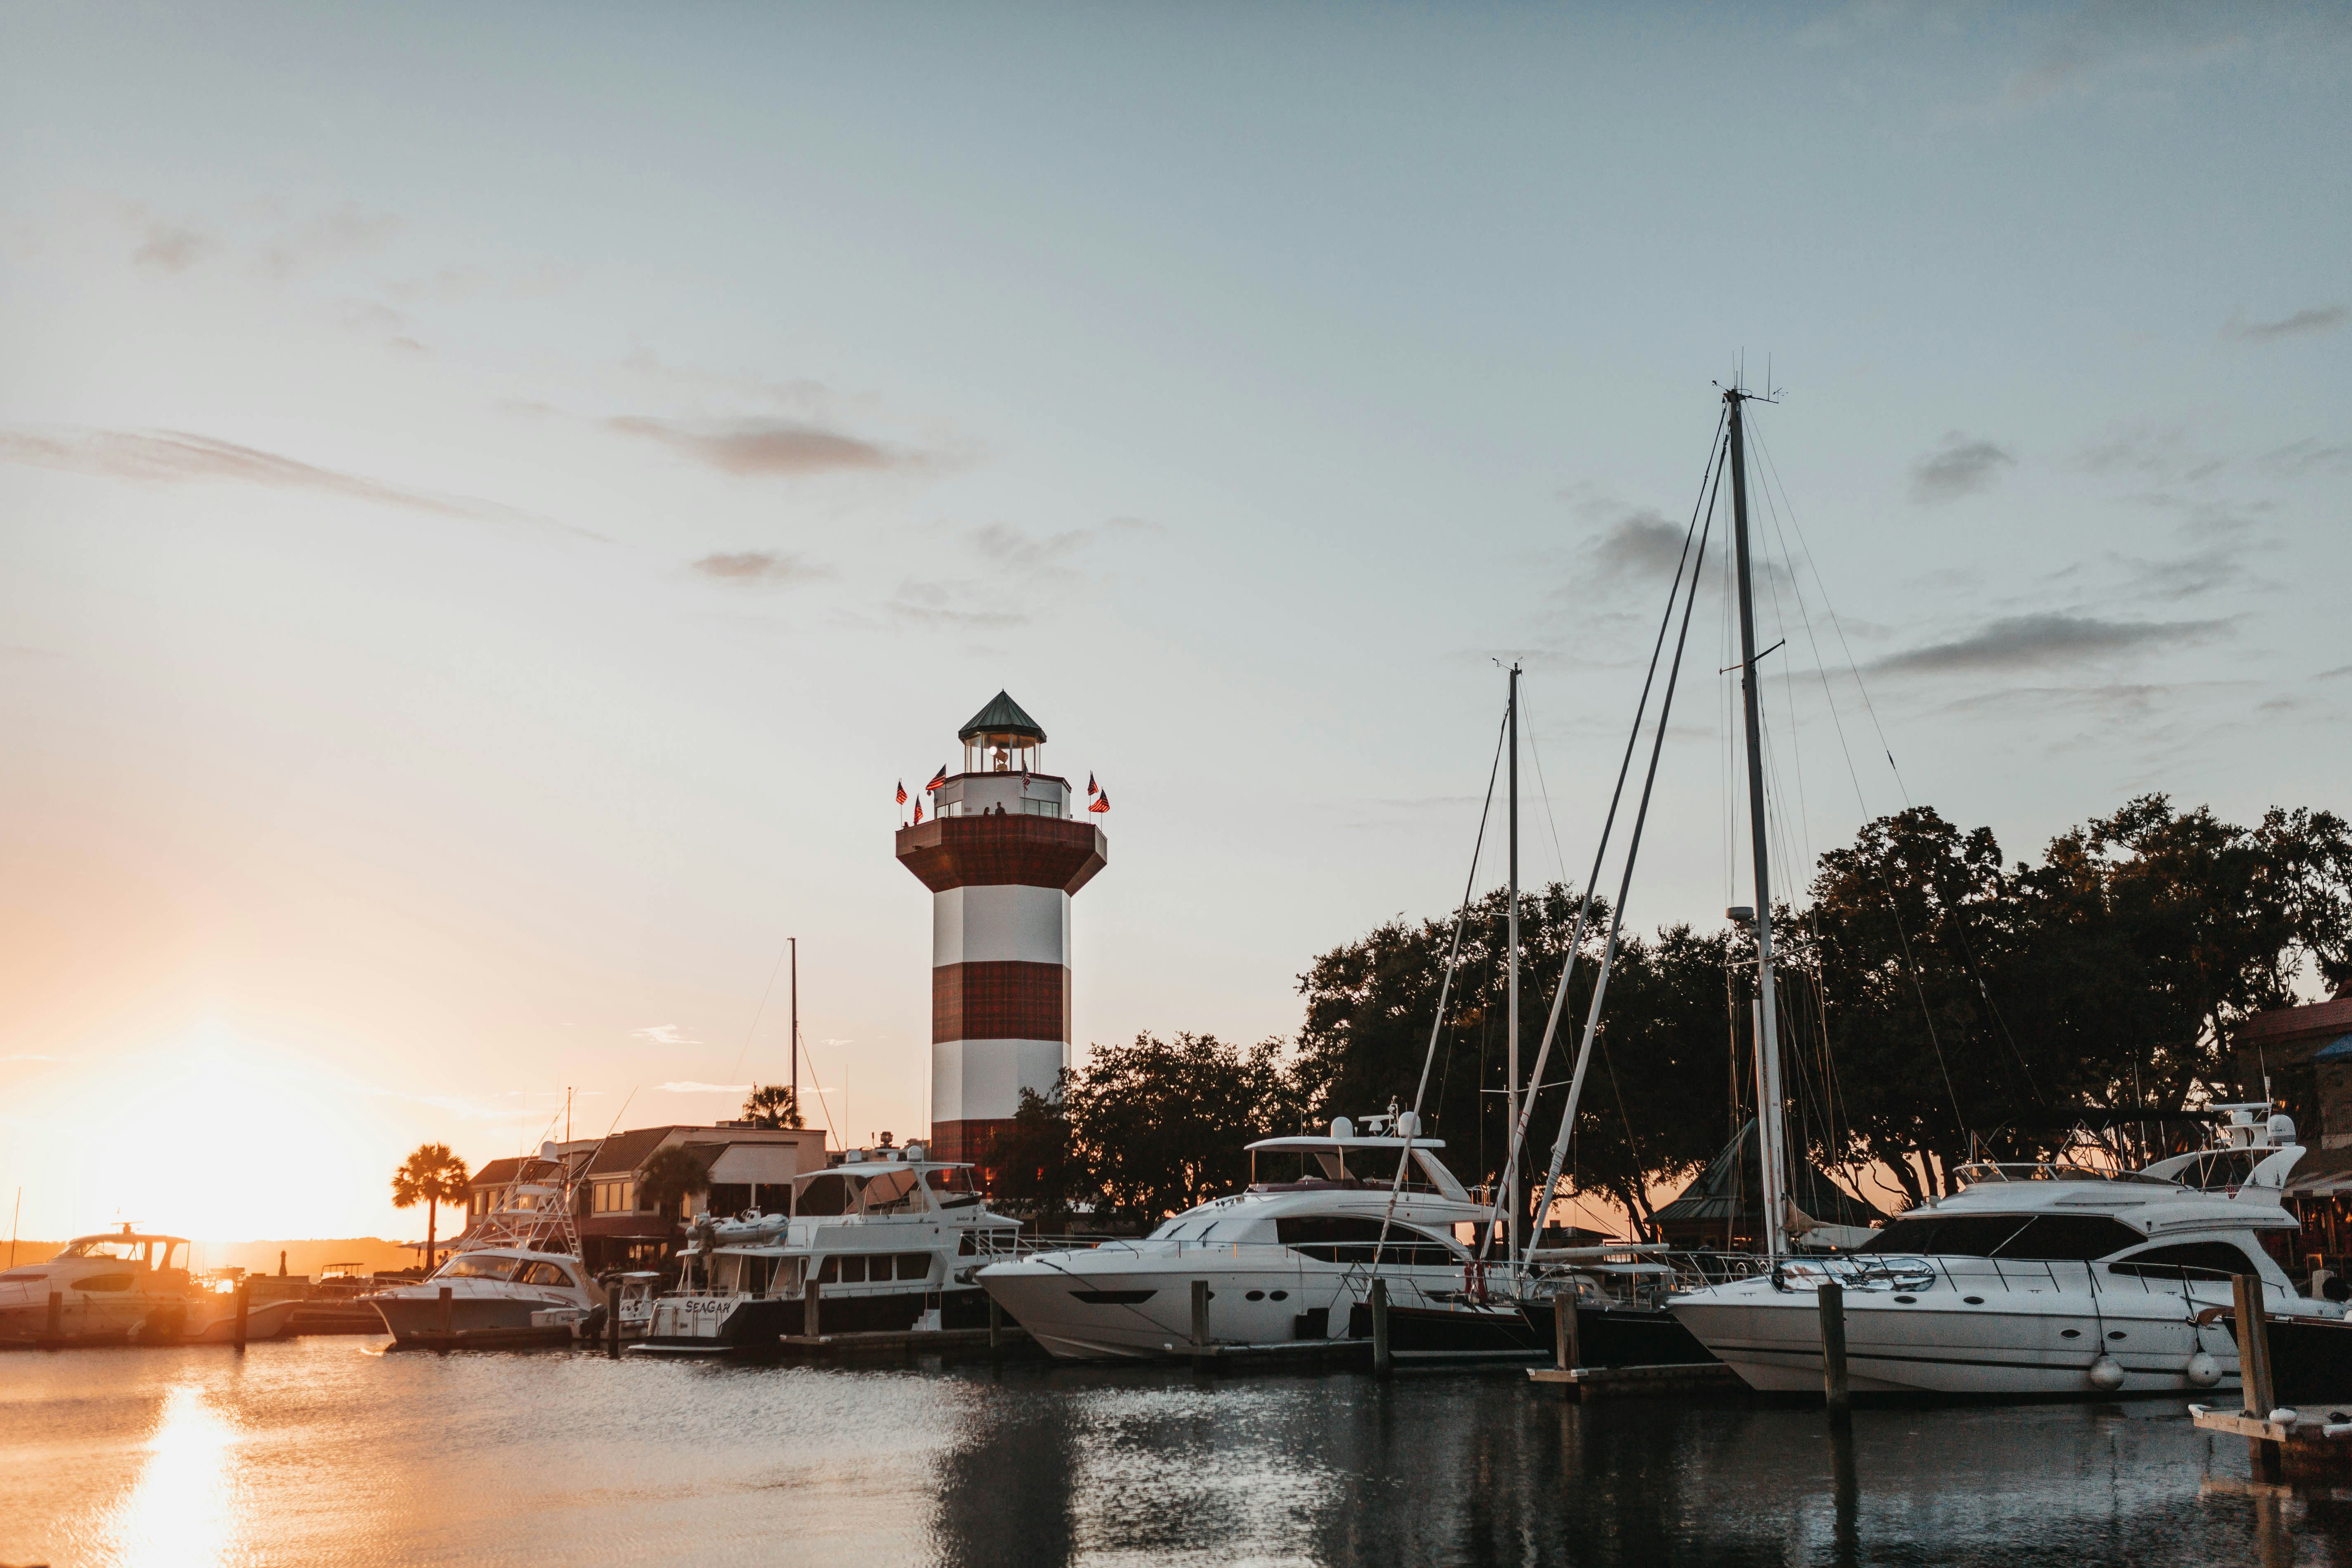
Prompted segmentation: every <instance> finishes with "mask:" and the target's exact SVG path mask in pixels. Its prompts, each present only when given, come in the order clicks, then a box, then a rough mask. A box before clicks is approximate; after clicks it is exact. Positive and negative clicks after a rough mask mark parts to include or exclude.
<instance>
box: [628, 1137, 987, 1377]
mask: <svg viewBox="0 0 2352 1568" xmlns="http://www.w3.org/2000/svg"><path fill="white" fill-rule="evenodd" d="M792 1204H793V1212H792V1213H791V1215H757V1214H751V1215H742V1216H740V1218H736V1219H730V1220H719V1219H716V1218H713V1217H711V1216H705V1217H704V1218H703V1219H702V1220H701V1221H699V1222H698V1223H697V1224H696V1226H694V1229H693V1233H692V1236H691V1238H690V1240H689V1242H688V1247H687V1250H686V1251H685V1252H684V1253H683V1254H682V1255H681V1257H680V1259H679V1261H680V1266H681V1267H680V1273H679V1279H678V1285H677V1289H673V1290H670V1291H668V1292H667V1293H665V1294H663V1295H661V1296H658V1297H656V1298H655V1300H654V1302H653V1315H652V1319H651V1321H650V1323H649V1324H648V1326H647V1329H646V1333H645V1335H644V1337H643V1338H642V1339H641V1340H640V1341H639V1342H638V1343H637V1345H636V1347H635V1348H637V1349H640V1350H643V1351H646V1352H673V1353H675V1352H712V1351H733V1350H764V1351H772V1350H774V1349H775V1348H776V1342H777V1340H778V1339H779V1337H780V1336H782V1335H786V1334H799V1333H803V1332H805V1331H806V1330H807V1327H808V1305H809V1303H808V1294H809V1292H808V1289H807V1287H808V1286H809V1285H810V1284H811V1283H814V1285H815V1286H816V1298H817V1300H816V1308H817V1317H818V1326H819V1328H820V1330H821V1331H823V1332H825V1333H856V1332H866V1331H903V1330H908V1329H917V1328H950V1329H954V1328H979V1327H982V1326H983V1325H984V1324H985V1323H986V1322H987V1321H988V1303H987V1299H986V1297H984V1296H983V1295H982V1293H981V1290H980V1288H979V1287H978V1286H976V1285H974V1284H973V1283H972V1279H971V1277H972V1271H973V1270H974V1269H975V1268H979V1267H980V1266H981V1265H982V1264H983V1263H985V1262H986V1261H987V1260H989V1259H990V1258H998V1257H1012V1256H1013V1255H1014V1254H1015V1251H1016V1242H1015V1238H1016V1237H1018V1235H1019V1234H1020V1229H1021V1222H1020V1221H1018V1220H1015V1219H1011V1218H1008V1217H1007V1216H1005V1215H1000V1214H996V1213H994V1212H992V1211H991V1210H990V1209H989V1208H988V1207H987V1206H986V1205H984V1204H982V1201H981V1198H980V1194H978V1193H977V1192H975V1191H974V1190H973V1188H972V1185H971V1166H970V1165H968V1164H963V1163H955V1162H951V1161H941V1160H933V1159H931V1158H930V1157H929V1151H928V1150H927V1149H926V1148H925V1147H924V1145H922V1144H921V1143H919V1142H909V1143H907V1144H905V1145H903V1146H897V1147H894V1146H892V1145H890V1144H889V1143H887V1142H885V1143H883V1144H882V1145H881V1146H879V1147H877V1148H873V1149H853V1150H850V1151H849V1152H847V1153H845V1155H844V1156H843V1157H842V1163H839V1164H837V1165H834V1166H832V1167H830V1168H828V1169H826V1170H824V1171H814V1172H810V1173H807V1174H805V1175H799V1176H795V1177H793V1200H792Z"/></svg>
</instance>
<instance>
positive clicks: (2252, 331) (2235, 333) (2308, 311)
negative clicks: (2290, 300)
mask: <svg viewBox="0 0 2352 1568" xmlns="http://www.w3.org/2000/svg"><path fill="white" fill-rule="evenodd" d="M2346 321H2352V310H2347V308H2345V307H2344V306H2342V305H2312V306H2309V307H2307V308H2305V309H2304V310H2297V311H2295V312H2294V314H2293V315H2288V316H2281V317H2280V318H2279V319H2278V320H2277V321H2247V320H2246V318H2245V316H2244V314H2243V312H2240V313H2239V314H2236V315H2233V316H2231V318H2230V320H2229V321H2228V322H2227V323H2226V324H2224V325H2223V327H2222V328H2221V335H2222V336H2223V337H2225V338H2237V339H2239V340H2241V341H2242V342H2250V343H2269V342H2277V341H2278V340H2279V339H2281V338H2301V337H2314V336H2316V335H2318V334H2319V333H2321V332H2332V331H2335V330H2336V328H2338V327H2340V326H2342V325H2343V324H2344V323H2345V322H2346Z"/></svg>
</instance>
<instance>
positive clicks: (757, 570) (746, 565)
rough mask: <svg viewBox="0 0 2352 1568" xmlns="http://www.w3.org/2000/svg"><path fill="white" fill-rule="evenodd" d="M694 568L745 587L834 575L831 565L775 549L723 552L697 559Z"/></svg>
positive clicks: (725, 581) (788, 582)
mask: <svg viewBox="0 0 2352 1568" xmlns="http://www.w3.org/2000/svg"><path fill="white" fill-rule="evenodd" d="M694 569H695V570H696V571H697V572H699V573H701V574H703V575H704V576H706V577H715V578H717V579H718V580H719V581H720V582H721V583H732V584H737V585H739V586H740V587H746V588H752V587H761V586H772V587H781V586H782V585H784V584H790V583H807V582H813V581H814V580H816V579H818V578H821V577H830V576H832V575H833V568H832V567H830V566H826V565H824V564H823V563H818V562H813V561H810V560H808V559H806V558H805V557H803V556H799V555H791V554H784V553H781V552H777V551H773V550H739V551H733V552H724V551H722V552H719V553H717V554H713V555H706V556H704V557H703V558H702V559H701V560H699V561H697V562H696V563H694Z"/></svg>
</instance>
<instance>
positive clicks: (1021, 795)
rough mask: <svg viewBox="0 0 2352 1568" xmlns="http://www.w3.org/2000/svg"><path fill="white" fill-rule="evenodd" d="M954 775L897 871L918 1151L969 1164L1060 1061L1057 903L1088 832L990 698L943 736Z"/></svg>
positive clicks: (1020, 732)
mask: <svg viewBox="0 0 2352 1568" xmlns="http://www.w3.org/2000/svg"><path fill="white" fill-rule="evenodd" d="M957 734H958V739H960V740H961V742H963V771H962V772H961V773H956V774H953V775H952V776H950V777H949V778H947V779H945V780H944V781H941V782H939V783H937V784H934V785H933V786H932V787H931V789H930V792H929V795H930V802H931V805H930V811H931V815H930V819H929V821H925V822H919V823H917V824H915V825H914V826H908V827H902V828H900V829H899V830H898V863H899V864H900V865H902V866H904V867H906V868H907V869H908V870H909V871H911V872H913V873H914V874H915V876H916V878H917V879H919V880H920V881H921V882H922V884H923V886H925V887H926V888H929V889H930V890H931V1148H932V1151H933V1152H934V1155H935V1156H936V1157H937V1158H940V1159H943V1160H970V1161H973V1162H974V1163H978V1164H979V1165H980V1166H981V1167H982V1169H981V1178H982V1184H983V1185H984V1184H986V1182H987V1179H988V1170H987V1163H988V1149H989V1145H990V1143H991V1142H992V1139H993V1137H994V1135H995V1133H996V1132H997V1131H999V1130H1001V1129H1002V1128H1003V1127H1005V1126H1006V1125H1008V1124H1009V1123H1010V1122H1011V1121H1012V1120H1013V1112H1014V1111H1015V1110H1018V1109H1019V1108H1020V1104H1021V1091H1022V1090H1023V1089H1034V1090H1035V1091H1036V1092H1037V1093H1039V1094H1050V1093H1051V1092H1053V1090H1054V1088H1055V1083H1056V1081H1057V1080H1058V1079H1059V1078H1060V1075H1061V1071H1062V1069H1063V1068H1066V1067H1067V1066H1068V1065H1069V1059H1070V897H1071V895H1072V894H1074V893H1076V891H1077V890H1078V889H1081V888H1083V887H1085V886H1086V885H1087V882H1088V881H1090V880H1092V879H1093V878H1094V875H1095V873H1096V872H1097V871H1099V870H1101V869H1102V868H1103V865H1104V863H1105V860H1106V859H1107V858H1108V846H1107V843H1106V841H1105V839H1104V837H1103V833H1102V830H1101V829H1100V828H1098V827H1097V826H1095V825H1094V824H1093V823H1092V822H1091V821H1089V820H1087V817H1085V816H1081V815H1079V814H1077V813H1076V812H1075V811H1074V810H1073V809H1072V807H1073V802H1072V799H1071V790H1070V784H1069V781H1068V780H1067V779H1065V778H1061V777H1059V776H1057V775H1055V774H1053V773H1045V772H1044V771H1043V761H1042V752H1043V749H1044V747H1045V730H1044V729H1043V728H1042V727H1040V726H1039V725H1038V723H1037V721H1035V720H1034V719H1032V718H1030V717H1029V715H1028V714H1026V713H1024V712H1023V711H1022V710H1021V705H1020V704H1019V703H1017V702H1015V701H1013V699H1012V697H1011V696H1009V695H1008V694H1006V693H1004V692H1002V691H1000V692H998V693H997V694H996V696H995V698H994V700H992V701H991V702H990V703H989V704H988V706H986V707H985V708H982V710H980V711H979V712H978V713H976V714H974V715H972V718H971V722H970V723H968V724H966V725H965V726H964V727H963V728H962V729H961V731H958V732H957Z"/></svg>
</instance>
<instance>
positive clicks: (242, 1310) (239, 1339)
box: [236, 1279, 448, 1350]
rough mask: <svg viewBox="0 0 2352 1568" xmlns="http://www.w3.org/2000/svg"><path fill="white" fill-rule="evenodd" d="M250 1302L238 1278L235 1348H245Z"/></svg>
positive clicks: (251, 1299) (248, 1294) (444, 1293)
mask: <svg viewBox="0 0 2352 1568" xmlns="http://www.w3.org/2000/svg"><path fill="white" fill-rule="evenodd" d="M442 1294H443V1295H445V1296H446V1295H447V1294H448V1292H447V1291H446V1290H444V1291H443V1292H442ZM252 1304H253V1295H252V1292H251V1291H250V1290H249V1289H247V1286H246V1282H245V1281H244V1280H242V1279H240V1280H238V1281H237V1282H236V1348H237V1349H239V1350H243V1349H244V1348H245V1314H246V1310H247V1308H249V1307H250V1306H251V1305H252Z"/></svg>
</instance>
